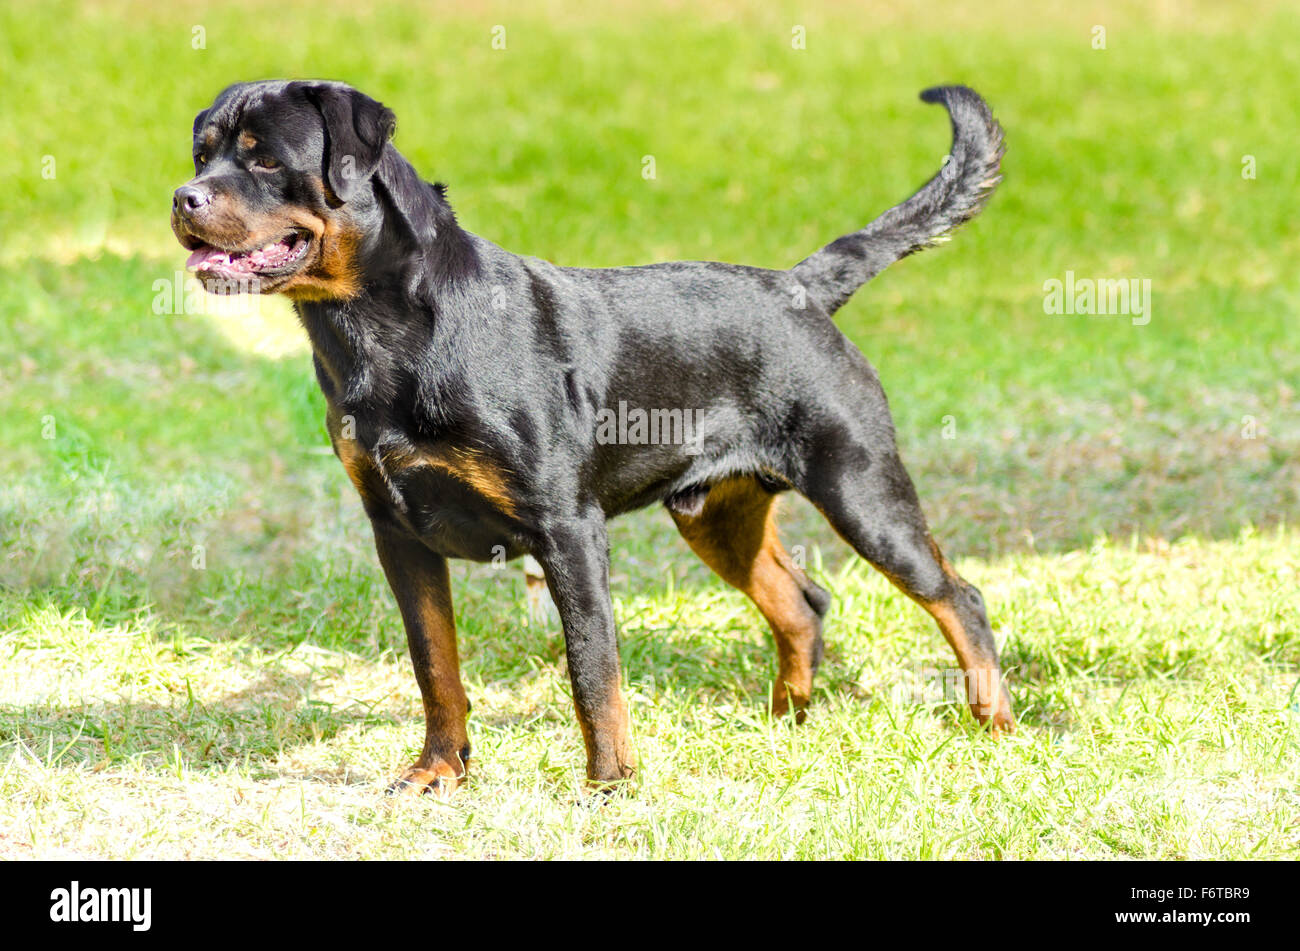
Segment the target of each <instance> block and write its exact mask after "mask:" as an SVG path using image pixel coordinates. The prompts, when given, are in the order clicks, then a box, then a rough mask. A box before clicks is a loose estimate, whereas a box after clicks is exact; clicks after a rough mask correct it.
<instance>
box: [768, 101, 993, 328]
mask: <svg viewBox="0 0 1300 951" xmlns="http://www.w3.org/2000/svg"><path fill="white" fill-rule="evenodd" d="M921 99H922V100H924V101H925V102H940V103H943V105H944V107H945V108H946V109H947V110H948V115H949V116H950V117H951V119H952V152H951V154H950V155H949V156H948V161H947V162H946V163H944V166H943V168H941V169H939V172H938V174H937V175H935V176H934V178H932V179H930V181H929V182H927V183H926V184H925V186H924V187H923V188H922V189H921V190H920V191H918V192H917V193H916V194H915V195H913V196H912V197H911V198H909V199H907V201H905V202H903V203H902V204H900V205H896V206H894V207H893V208H891V209H889V211H887V212H885V213H884V214H883V215H881V216H880V217H879V218H877V219H876V220H875V221H873V222H871V224H869V225H867V226H866V227H865V228H863V229H862V230H861V231H855V232H853V233H852V234H846V235H845V236H844V237H842V238H837V239H836V240H834V241H832V242H831V243H830V244H828V245H826V247H824V248H822V249H821V250H820V251H818V252H817V253H816V254H814V255H812V256H811V257H809V258H805V259H804V260H803V261H800V262H799V263H798V264H796V265H795V266H794V267H793V268H792V269H791V274H793V275H794V277H795V279H796V280H797V281H798V282H799V283H800V284H801V285H802V286H803V287H804V288H806V290H807V294H808V297H809V298H810V299H812V300H814V301H816V302H817V303H818V304H820V305H821V306H822V307H824V308H825V310H826V312H827V313H830V314H833V313H834V312H835V311H837V310H839V309H840V308H841V307H843V306H844V304H845V303H846V302H847V301H848V299H849V298H850V297H852V296H853V293H854V291H856V290H857V289H858V288H859V287H861V286H862V285H863V284H865V283H867V281H869V280H871V279H872V278H873V277H875V276H876V275H877V274H879V273H880V272H881V271H883V270H884V269H885V268H887V267H888V266H889V265H891V264H893V263H894V262H895V261H897V260H898V259H899V258H902V257H906V256H907V255H909V254H911V253H913V252H914V251H920V250H921V249H922V248H927V247H929V246H930V245H933V244H938V243H939V242H941V241H944V240H946V239H947V237H948V233H949V232H950V231H952V230H953V229H954V228H956V227H957V226H958V225H960V224H961V223H962V222H963V221H966V220H968V219H969V218H972V217H974V216H975V214H976V213H978V212H979V210H980V209H981V208H982V207H984V203H985V202H986V201H988V198H989V196H990V195H991V194H992V193H993V189H994V187H996V185H997V183H998V182H1000V181H1001V180H1002V176H1001V175H999V174H998V166H999V165H1000V163H1001V161H1002V153H1003V151H1004V150H1005V147H1004V145H1003V141H1002V127H1001V126H999V125H998V123H997V121H996V120H995V119H994V118H993V113H992V112H990V111H989V107H988V104H987V103H986V102H985V101H984V100H983V99H981V98H980V96H979V94H978V93H976V92H975V90H973V89H968V88H967V87H965V86H936V87H935V88H933V89H927V90H925V92H923V93H921Z"/></svg>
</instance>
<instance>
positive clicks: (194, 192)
mask: <svg viewBox="0 0 1300 951" xmlns="http://www.w3.org/2000/svg"><path fill="white" fill-rule="evenodd" d="M210 201H212V196H211V195H209V194H208V193H207V192H205V191H204V190H203V189H202V188H198V187H196V186H194V185H182V186H181V187H180V188H178V189H176V194H174V195H172V211H176V212H180V213H181V214H184V215H192V214H193V213H194V212H196V211H198V210H199V209H200V208H202V207H203V206H204V205H206V204H207V203H208V202H210Z"/></svg>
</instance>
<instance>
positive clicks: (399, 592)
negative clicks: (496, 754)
mask: <svg viewBox="0 0 1300 951" xmlns="http://www.w3.org/2000/svg"><path fill="white" fill-rule="evenodd" d="M374 529H375V548H376V549H377V550H378V552H379V561H380V564H382V565H383V566H384V574H385V575H387V576H388V584H389V586H390V587H392V589H393V594H394V595H395V596H396V597H397V606H398V608H400V609H401V612H402V621H403V622H404V623H405V625H406V640H407V643H408V644H409V646H410V650H411V663H412V664H414V665H415V679H416V681H417V682H418V683H419V685H420V694H421V696H422V698H423V700H424V727H425V730H424V749H423V750H422V751H421V752H420V758H419V759H418V760H416V761H415V764H414V765H413V766H411V767H409V768H408V769H407V770H406V772H405V773H403V774H402V775H401V776H400V777H398V779H397V780H396V781H395V782H394V783H393V784H392V786H390V787H389V791H390V792H394V793H398V792H417V793H418V792H432V793H434V794H435V795H440V796H448V795H450V794H451V793H452V792H454V791H455V789H456V786H457V785H458V784H459V783H460V781H461V779H463V778H464V776H465V767H466V766H467V764H468V762H469V736H468V734H467V733H466V730H465V717H466V716H467V715H468V713H469V700H468V699H467V698H466V696H465V688H464V687H463V686H462V685H461V682H460V659H459V657H458V656H457V653H456V621H455V617H454V616H453V614H452V607H451V579H450V578H449V576H448V572H447V559H445V558H443V557H442V556H441V555H438V554H435V553H434V552H432V551H430V550H429V549H428V548H427V547H426V546H425V545H423V544H421V543H420V542H419V541H418V540H416V539H414V538H411V537H409V536H406V535H404V534H402V533H401V532H400V531H399V530H396V529H393V528H390V527H387V526H385V525H383V524H382V523H379V522H376V523H375V525H374Z"/></svg>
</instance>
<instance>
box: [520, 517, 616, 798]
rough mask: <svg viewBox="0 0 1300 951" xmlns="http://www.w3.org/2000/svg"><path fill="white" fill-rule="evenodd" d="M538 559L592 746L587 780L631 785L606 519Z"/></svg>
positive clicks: (553, 543)
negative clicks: (559, 625)
mask: <svg viewBox="0 0 1300 951" xmlns="http://www.w3.org/2000/svg"><path fill="white" fill-rule="evenodd" d="M536 556H537V560H538V561H540V562H541V565H542V570H543V571H544V572H545V574H546V583H547V586H548V587H549V588H550V591H551V598H552V599H553V600H554V601H555V606H556V608H557V609H558V610H559V612H560V622H561V624H562V625H563V626H564V644H565V650H566V652H567V655H568V659H569V681H570V683H572V685H573V704H574V706H575V707H576V708H577V713H578V725H579V726H580V727H581V728H582V738H583V740H584V741H585V743H586V745H587V779H588V781H589V782H590V783H591V784H592V785H594V786H597V787H603V788H610V784H612V783H617V782H619V781H621V780H625V779H629V778H630V777H631V776H632V774H633V772H634V769H635V764H634V762H633V759H632V753H631V750H630V749H629V748H628V741H627V707H626V705H625V704H624V703H623V694H622V690H621V689H620V685H619V660H618V636H617V634H616V632H615V629H614V605H613V603H612V602H611V600H610V595H609V543H608V541H607V539H606V536H605V519H604V515H603V514H600V513H594V514H593V515H591V516H590V517H588V518H583V519H579V520H574V521H567V522H565V523H564V524H563V525H560V526H557V527H553V528H552V529H551V530H549V531H548V532H547V533H546V542H545V545H544V550H542V551H538V552H536Z"/></svg>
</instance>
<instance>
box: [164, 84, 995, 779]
mask: <svg viewBox="0 0 1300 951" xmlns="http://www.w3.org/2000/svg"><path fill="white" fill-rule="evenodd" d="M921 98H922V99H923V100H924V101H926V102H931V103H941V104H943V105H944V106H945V107H946V108H947V111H948V114H949V116H950V118H951V122H952V129H953V145H952V150H951V154H950V155H949V157H948V159H947V160H946V161H945V163H944V164H943V166H942V168H941V169H940V170H939V172H938V173H937V174H936V175H935V176H934V177H933V178H932V179H930V181H929V182H928V183H927V184H926V185H924V186H923V187H922V188H921V189H920V190H919V191H918V192H917V193H916V194H915V195H913V196H912V197H911V198H909V199H907V200H906V201H904V202H902V203H901V204H899V205H897V206H896V207H894V208H891V209H890V210H889V211H887V212H885V213H884V214H883V215H881V216H880V217H879V218H877V219H876V220H875V221H873V222H871V224H869V225H867V226H866V227H865V228H863V229H862V230H860V231H856V232H854V233H852V234H848V235H845V236H843V237H841V238H838V239H837V240H835V241H832V242H831V243H830V244H828V245H826V246H825V247H824V248H822V249H821V250H820V251H817V252H816V253H815V254H813V255H812V256H811V257H808V258H806V259H805V260H803V261H801V262H800V263H798V264H796V265H795V266H794V267H792V268H790V269H789V270H785V271H778V270H766V269H763V268H757V267H743V266H740V265H736V264H717V263H705V262H697V261H688V262H672V263H664V264H651V265H645V266H640V267H615V268H599V269H597V268H573V267H558V266H556V265H554V264H551V263H549V262H547V261H543V260H539V259H537V258H532V257H522V256H520V255H516V254H512V253H510V252H508V251H505V250H503V249H501V248H499V247H497V246H496V245H495V244H492V243H491V242H490V241H486V240H484V239H483V238H480V237H477V236H476V235H473V234H470V233H469V232H467V231H465V230H464V229H462V228H461V227H460V226H459V225H458V224H457V221H456V216H455V214H454V213H453V212H452V208H451V205H450V204H449V203H448V200H447V194H446V189H445V188H444V187H443V186H442V185H439V184H429V183H428V182H425V181H423V180H421V178H420V176H419V174H418V173H417V172H416V170H415V169H414V168H413V167H412V166H411V164H410V162H408V161H407V160H406V159H405V158H403V157H402V155H401V154H400V153H399V152H398V151H397V149H396V148H395V147H394V146H393V145H392V143H391V142H390V139H391V137H392V135H393V131H394V127H395V117H394V114H393V112H392V111H391V110H390V109H388V108H386V107H385V106H383V105H382V104H381V103H379V102H377V101H376V100H374V99H372V98H370V97H369V96H366V95H364V94H362V93H361V92H359V91H357V90H356V89H353V88H352V87H350V86H347V85H345V84H342V83H337V82H316V81H275V82H254V83H241V84H237V85H234V86H231V87H229V88H228V89H226V90H225V91H223V92H222V93H221V94H220V95H219V96H218V97H217V99H216V101H215V102H214V103H213V104H212V106H211V107H210V108H208V109H204V110H203V111H202V112H200V113H199V114H198V117H197V118H196V119H195V120H194V133H193V152H194V166H195V175H194V177H193V178H192V179H191V180H190V181H189V183H187V184H186V185H184V186H182V187H181V188H178V189H177V190H176V192H175V195H174V198H173V202H172V228H173V230H174V231H175V233H176V237H177V238H178V239H179V240H180V242H181V244H182V245H184V246H185V247H186V248H187V249H188V250H189V251H190V252H191V254H190V257H189V262H188V266H189V267H190V268H192V269H194V271H195V272H196V274H197V277H198V279H199V280H200V281H202V282H203V284H204V286H205V287H206V288H207V289H208V290H210V291H213V292H217V293H230V292H249V293H253V292H256V293H263V294H270V293H278V294H284V295H286V296H287V297H289V298H290V299H291V300H292V301H293V304H294V307H295V309H296V310H297V313H298V316H299V318H300V319H301V321H302V324H303V326H304V328H305V329H306V332H307V335H308V336H309V337H310V339H311V346H312V350H313V353H314V364H315V371H316V376H317V379H318V380H319V382H320V387H321V390H322V391H323V392H324V396H325V401H326V404H327V406H328V413H327V425H328V429H329V433H330V437H331V439H332V442H333V446H334V451H335V452H336V453H337V455H338V457H339V459H340V460H341V461H342V463H343V466H344V468H345V469H346V471H347V474H348V477H349V478H350V479H351V481H352V483H353V484H354V485H355V487H356V490H357V492H358V493H359V494H360V496H361V501H362V504H363V505H364V507H365V510H366V513H367V515H368V516H369V518H370V521H371V525H372V527H373V530H374V537H375V546H376V548H377V550H378V554H379V561H380V563H381V565H382V566H383V569H384V572H385V574H386V575H387V578H388V581H389V583H390V585H391V586H392V589H393V593H394V595H395V596H396V598H397V604H398V606H399V608H400V610H401V615H402V620H403V621H404V622H405V627H406V633H407V638H408V640H409V644H410V653H411V660H412V662H413V663H414V665H415V677H416V680H417V681H418V682H419V685H420V691H421V694H422V696H423V701H424V714H425V739H424V747H423V749H422V750H421V752H420V755H419V758H418V759H417V760H416V761H415V763H414V765H412V766H411V767H409V768H408V769H407V770H406V771H405V773H404V774H403V775H401V776H400V777H399V778H398V779H397V780H396V781H395V782H394V784H393V786H392V787H391V788H392V789H393V790H394V791H434V792H436V793H438V794H448V793H450V792H452V791H453V790H454V789H455V788H456V786H457V785H458V784H459V783H460V782H461V781H462V780H463V778H464V776H465V772H466V765H467V763H468V761H469V755H470V744H469V738H468V733H467V729H466V717H467V714H468V712H469V708H470V705H469V701H468V700H467V698H466V695H465V690H464V688H463V687H462V685H461V680H460V672H459V661H458V656H457V648H456V630H455V622H454V619H453V612H452V599H451V586H450V584H449V582H448V571H447V560H448V559H449V558H469V559H473V560H476V561H486V560H490V559H493V558H498V559H499V558H516V557H519V556H523V555H532V556H533V557H534V558H535V559H536V561H537V563H539V564H540V565H541V568H542V571H543V572H544V574H545V578H546V584H547V587H548V589H549V591H550V593H551V596H552V598H553V600H554V602H555V606H556V608H557V609H558V612H559V616H560V622H561V624H562V626H563V630H564V639H565V648H566V652H567V657H568V665H569V676H570V679H571V683H572V687H573V701H574V706H575V707H576V710H577V717H578V723H579V726H580V727H581V729H582V736H583V739H584V741H585V743H586V752H587V777H588V779H589V781H590V783H591V784H592V785H594V786H596V787H599V788H605V789H608V788H610V787H611V786H612V785H613V784H617V783H619V782H621V781H623V780H626V779H627V778H629V777H630V776H631V775H632V774H633V771H634V762H633V756H632V752H631V749H630V748H629V743H628V724H627V711H626V707H625V705H624V702H623V698H622V695H621V692H620V683H619V681H620V672H619V655H618V641H617V635H616V631H615V623H614V610H613V606H612V604H611V601H610V591H609V548H608V542H607V540H606V522H607V520H608V519H610V518H612V517H613V516H616V515H619V514H621V513H624V512H628V511H631V510H633V509H638V508H642V507H644V506H648V505H651V504H654V503H661V504H663V505H665V506H666V507H667V509H668V511H669V512H670V513H671V516H672V518H673V520H674V521H675V522H676V524H677V528H678V529H679V530H680V532H681V534H682V536H683V537H684V538H685V540H686V542H687V544H688V545H689V546H690V547H691V548H692V549H693V550H694V551H695V553H696V554H697V555H699V557H700V558H702V559H703V560H704V562H705V563H706V564H707V565H709V567H710V568H712V569H713V570H714V571H715V572H717V574H718V575H719V576H720V577H721V578H722V579H723V580H725V581H726V582H727V583H729V584H731V585H733V586H735V587H736V588H738V589H740V590H741V591H743V592H744V593H745V594H746V595H748V596H749V598H750V599H751V600H752V601H753V602H754V604H755V605H756V606H757V607H758V610H759V611H760V612H761V613H762V615H763V617H764V618H765V619H766V620H767V622H768V624H769V625H770V626H771V629H772V633H773V635H774V637H775V641H776V650H777V658H778V667H779V673H778V675H777V678H776V683H775V686H774V688H773V691H772V696H771V710H772V713H773V714H775V715H777V716H783V715H787V714H792V715H794V716H796V718H802V716H803V708H804V706H805V705H806V704H807V703H808V701H809V698H810V697H811V694H812V687H813V675H814V673H815V672H816V670H817V665H818V662H819V661H820V659H821V657H822V619H823V617H824V616H825V615H826V611H827V607H828V604H829V601H830V596H829V595H828V594H827V592H826V591H825V590H823V589H822V588H821V587H819V586H818V585H816V584H815V583H813V582H812V581H811V580H810V579H809V578H808V576H807V575H806V574H805V573H804V572H803V571H802V570H801V569H800V567H799V566H798V565H796V564H795V563H794V561H793V560H792V559H791V558H790V556H789V555H788V554H787V552H786V550H785V549H784V548H783V547H782V545H781V542H780V540H779V538H778V535H777V528H776V524H775V522H774V518H773V502H774V500H775V499H776V497H777V496H778V495H779V494H780V493H782V492H785V491H789V490H794V491H796V492H799V493H801V494H802V495H804V496H805V497H806V498H808V499H809V500H810V501H811V502H812V503H813V504H814V505H815V506H816V507H817V508H818V509H819V510H820V511H821V513H822V514H823V515H824V516H825V517H826V519H827V520H828V521H829V522H830V524H831V525H832V526H833V527H834V529H835V530H836V531H837V532H838V533H839V535H840V536H842V537H843V538H844V539H845V540H846V541H847V542H848V543H849V545H851V546H852V547H853V549H854V550H855V551H856V552H857V553H858V554H859V555H861V556H862V557H863V558H865V559H866V560H867V561H869V562H870V563H871V564H872V565H874V566H875V567H876V568H878V569H879V570H880V571H881V572H883V573H884V574H885V576H886V577H888V578H889V580H890V581H892V582H893V583H894V584H895V585H897V586H898V587H899V588H900V589H901V590H902V591H904V592H905V593H906V594H907V595H908V596H909V597H911V598H912V599H913V600H915V601H916V602H918V603H919V604H920V605H921V606H922V607H923V608H924V609H925V610H926V611H928V612H929V613H930V615H931V616H933V618H934V619H935V621H936V622H937V623H938V626H939V629H940V630H941V631H942V633H943V635H944V636H945V637H946V638H947V640H948V642H949V643H950V644H951V646H952V649H953V651H954V652H955V653H956V656H957V660H958V663H959V664H960V665H961V667H962V669H963V670H964V671H965V672H966V674H967V675H968V678H969V680H970V685H971V688H972V689H971V694H970V697H969V700H970V705H971V709H972V711H973V713H974V714H975V716H976V717H977V718H978V719H979V720H980V721H981V722H983V723H988V724H989V726H990V729H991V730H993V731H997V730H1009V729H1011V728H1012V727H1013V726H1014V722H1015V721H1014V718H1013V716H1012V712H1011V705H1010V700H1009V698H1008V695H1007V692H1006V688H1005V686H1004V685H1003V682H1002V675H1001V671H1000V668H999V664H998V654H997V649H996V647H995V645H994V640H993V632H992V630H991V628H990V626H989V621H988V615H987V613H986V611H985V606H984V601H983V599H982V598H981V596H980V593H979V591H978V590H977V589H976V588H975V587H973V586H972V585H970V584H969V583H967V582H966V581H965V580H963V579H962V578H961V577H960V576H958V574H957V573H956V572H955V571H954V570H953V568H952V566H951V565H950V564H949V563H948V561H947V559H945V558H944V556H943V554H941V553H940V550H939V547H938V546H937V545H936V544H935V542H934V540H933V539H932V538H931V536H930V533H929V530H928V529H927V527H926V521H925V517H924V515H923V514H922V512H921V506H920V504H919V503H918V501H917V496H916V491H915V490H914V488H913V486H912V481H911V479H910V478H909V476H908V474H907V472H906V470H905V469H904V468H903V464H902V462H901V461H900V459H899V453H898V448H897V445H896V443H895V437H894V426H893V422H892V419H891V417H890V412H889V407H888V404H887V402H886V399H885V394H884V391H883V390H882V389H881V385H880V380H879V378H878V377H877V375H876V372H875V370H874V369H873V368H872V366H871V365H870V364H869V363H868V362H867V360H866V359H865V358H864V357H863V355H862V353H861V352H860V351H859V350H858V349H857V347H855V346H854V345H853V344H852V343H850V342H849V341H848V340H847V339H846V338H845V337H844V335H843V334H842V333H840V331H839V330H838V329H837V328H836V327H835V325H834V324H833V323H832V322H831V317H832V315H834V313H835V312H836V311H837V310H838V309H839V308H840V307H842V306H843V305H844V303H845V302H846V301H847V300H848V299H849V297H850V296H851V295H852V294H853V293H854V291H856V290H857V289H858V288H859V287H861V286H862V285H863V284H864V283H866V282H867V281H869V280H870V279H871V278H872V277H873V276H874V275H875V274H877V273H878V272H880V271H881V270H882V269H883V268H885V267H886V266H888V265H889V264H891V263H893V262H894V261H896V260H898V259H899V258H901V257H904V256H905V255H908V254H911V253H912V252H914V251H918V250H920V249H922V248H925V247H927V246H929V245H931V244H933V243H935V242H938V241H940V240H941V239H943V238H944V237H945V236H946V235H947V234H948V232H950V231H951V230H952V229H953V228H954V227H956V226H957V225H959V224H960V223H962V222H964V221H965V220H967V219H968V218H970V217H972V216H973V215H974V214H975V213H976V212H977V211H978V210H979V209H980V208H981V207H982V205H983V204H984V202H985V201H986V199H987V198H988V196H989V195H990V193H991V192H992V190H993V188H994V186H995V185H996V184H997V182H998V181H999V180H1000V175H999V166H1000V163H1001V158H1002V154H1003V144H1002V130H1001V128H1000V127H999V126H998V124H997V123H996V122H995V121H994V119H993V117H992V115H991V113H990V112H989V109H988V106H987V105H986V104H985V103H984V101H983V100H982V99H981V98H980V97H979V96H978V95H977V94H976V93H975V92H973V91H972V90H970V89H967V88H965V87H963V86H945V87H940V88H935V89H929V90H927V91H925V92H923V93H922V94H921Z"/></svg>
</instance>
